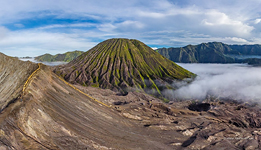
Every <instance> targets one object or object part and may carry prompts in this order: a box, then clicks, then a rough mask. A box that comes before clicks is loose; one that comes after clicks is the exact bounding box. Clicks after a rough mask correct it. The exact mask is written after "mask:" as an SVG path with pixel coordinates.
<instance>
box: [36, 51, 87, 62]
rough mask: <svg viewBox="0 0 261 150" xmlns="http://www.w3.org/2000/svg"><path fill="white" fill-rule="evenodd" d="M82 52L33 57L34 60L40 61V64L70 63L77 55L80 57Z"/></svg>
mask: <svg viewBox="0 0 261 150" xmlns="http://www.w3.org/2000/svg"><path fill="white" fill-rule="evenodd" d="M82 53H83V52H82V51H72V52H66V53H64V54H56V55H51V54H44V55H41V56H38V57H35V60H37V61H41V62H54V61H64V62H70V61H72V60H73V59H75V58H76V57H78V56H79V55H81V54H82Z"/></svg>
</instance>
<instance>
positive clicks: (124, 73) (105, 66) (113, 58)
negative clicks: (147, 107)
mask: <svg viewBox="0 0 261 150" xmlns="http://www.w3.org/2000/svg"><path fill="white" fill-rule="evenodd" d="M54 72H55V73H56V74H58V75H60V76H62V77H63V78H64V79H65V80H66V81H69V82H71V83H79V84H81V85H86V86H89V85H91V86H94V87H100V88H109V89H112V90H114V91H115V90H116V91H117V90H119V91H122V90H123V91H124V90H126V89H130V87H134V88H135V89H152V90H154V91H156V93H158V94H160V91H161V90H162V89H166V88H170V87H171V86H170V84H171V82H172V81H173V80H182V79H185V78H191V77H193V76H195V75H194V74H193V73H191V72H189V71H187V70H185V69H183V68H182V67H180V66H178V65H177V64H175V63H174V62H172V61H170V60H168V59H167V58H165V57H163V56H161V55H160V54H159V53H157V52H155V51H154V50H153V49H151V48H150V47H149V46H147V45H145V44H144V43H142V42H140V41H138V40H135V39H121V38H118V39H109V40H106V41H103V42H101V43H99V44H98V45H96V46H95V47H93V48H92V49H90V50H89V51H87V52H85V53H83V54H82V55H80V56H79V57H77V58H76V59H75V60H73V61H72V62H70V63H68V64H67V65H65V66H62V67H59V68H56V69H55V70H54Z"/></svg>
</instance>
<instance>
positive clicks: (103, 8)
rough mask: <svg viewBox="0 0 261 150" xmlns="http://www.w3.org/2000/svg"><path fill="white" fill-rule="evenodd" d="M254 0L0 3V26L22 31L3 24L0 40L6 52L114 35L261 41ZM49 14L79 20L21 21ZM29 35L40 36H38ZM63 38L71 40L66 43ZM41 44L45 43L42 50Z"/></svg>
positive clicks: (182, 41)
mask: <svg viewBox="0 0 261 150" xmlns="http://www.w3.org/2000/svg"><path fill="white" fill-rule="evenodd" d="M250 1H251V2H249V1H243V0H231V1H226V0H220V1H215V2H213V1H208V0H199V1H192V0H187V1H168V0H151V1H148V0H147V1H139V0H129V1H122V0H110V1H106V0H100V1H97V0H88V1H84V0H74V1H73V0H67V1H66V2H64V0H57V1H55V2H54V1H52V0H38V1H34V0H23V1H19V0H10V1H1V5H0V17H1V20H0V26H4V25H6V24H11V26H12V27H13V26H16V27H18V28H19V27H20V29H16V30H18V31H10V32H9V31H8V30H7V29H6V28H3V29H1V27H0V40H2V43H1V42H0V46H1V44H2V46H4V47H3V48H4V49H5V51H6V52H8V51H7V49H9V50H11V49H13V48H14V47H15V48H17V49H16V51H19V49H20V50H21V51H22V50H24V49H25V48H29V47H30V48H32V49H37V50H41V53H45V51H46V50H47V49H48V48H52V46H51V45H50V44H54V46H53V47H56V49H57V50H58V49H59V50H61V51H63V50H64V49H65V46H67V47H68V49H69V48H71V49H77V47H84V46H83V45H84V44H83V43H84V42H87V44H86V45H89V44H88V43H90V42H91V41H95V43H96V44H97V43H98V42H99V41H102V40H105V39H107V38H111V37H116V38H117V37H125V38H136V39H139V40H141V41H143V42H144V43H146V44H151V45H158V46H160V45H162V46H185V45H187V44H199V43H201V42H207V41H221V42H224V43H228V44H248V43H253V42H259V41H260V39H261V34H260V30H261V28H260V27H259V26H258V25H259V22H260V19H257V18H258V17H259V14H260V3H259V2H258V1H255V0H250ZM249 8H251V9H249ZM48 16H49V17H50V16H51V17H53V18H52V19H54V20H55V19H64V20H66V19H71V20H76V21H75V22H73V23H68V22H66V21H65V23H57V22H54V23H53V24H48V25H46V24H43V25H41V24H39V26H37V27H36V28H29V29H28V26H27V25H26V24H23V21H24V20H26V21H29V22H30V20H35V21H36V22H37V19H43V18H46V17H47V18H48ZM88 19H89V20H91V21H88ZM83 20H85V21H83ZM41 21H43V20H41ZM43 22H44V21H43ZM83 28H86V29H83ZM9 30H11V28H10V29H9ZM18 33H23V34H25V35H26V36H25V37H26V38H27V39H22V37H21V36H20V35H19V34H18ZM32 33H34V34H32ZM37 33H40V34H39V35H37ZM16 36H17V37H16ZM30 36H34V37H36V38H35V40H34V39H32V38H31V37H30ZM38 36H43V38H39V37H38ZM48 36H50V38H48ZM55 36H57V37H56V38H55ZM62 38H65V39H62ZM49 39H52V40H51V41H50V40H49ZM38 40H39V41H38ZM60 40H65V41H66V40H68V42H67V43H66V44H64V46H62V42H61V41H60ZM30 41H31V42H30ZM32 41H33V42H32ZM70 41H74V42H70ZM3 42H4V43H3ZM22 42H24V43H25V44H22ZM56 42H57V44H56ZM33 43H38V44H33ZM76 43H78V44H79V45H78V46H77V44H76ZM93 43H94V42H93ZM42 45H45V48H44V49H43V48H42ZM46 45H50V46H49V47H48V46H46ZM59 45H60V46H59ZM93 45H95V44H93ZM74 46H75V48H73V47H74ZM71 49H70V50H71ZM1 51H2V50H1ZM35 53H40V52H38V51H36V52H35ZM21 54H22V53H21Z"/></svg>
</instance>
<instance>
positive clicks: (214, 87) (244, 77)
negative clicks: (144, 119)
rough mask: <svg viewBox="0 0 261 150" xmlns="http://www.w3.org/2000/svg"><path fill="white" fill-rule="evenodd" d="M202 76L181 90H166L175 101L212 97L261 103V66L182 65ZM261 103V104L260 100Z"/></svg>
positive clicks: (166, 93)
mask: <svg viewBox="0 0 261 150" xmlns="http://www.w3.org/2000/svg"><path fill="white" fill-rule="evenodd" d="M179 65H180V66H182V67H184V68H186V69H187V70H189V71H191V72H193V73H196V74H197V75H198V76H197V77H196V79H195V81H193V82H192V83H190V84H187V85H184V86H181V87H180V88H179V89H177V90H175V91H173V90H165V91H163V94H165V95H168V97H171V98H172V99H173V98H174V99H201V100H202V99H205V98H206V97H207V96H208V95H212V96H216V97H220V98H230V99H234V100H244V101H250V100H251V101H252V100H253V101H260V100H261V67H252V66H249V65H246V64H182V63H180V64H179ZM260 102H261V101H260Z"/></svg>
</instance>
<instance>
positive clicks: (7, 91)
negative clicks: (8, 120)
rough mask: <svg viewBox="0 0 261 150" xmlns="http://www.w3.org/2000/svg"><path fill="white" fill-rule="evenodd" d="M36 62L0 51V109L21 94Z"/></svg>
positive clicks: (34, 68)
mask: <svg viewBox="0 0 261 150" xmlns="http://www.w3.org/2000/svg"><path fill="white" fill-rule="evenodd" d="M36 69H37V64H34V63H32V62H29V61H27V62H23V61H20V60H19V59H18V58H14V57H9V56H6V55H4V54H2V53H0V85H1V86H0V110H2V109H4V108H5V107H6V106H7V105H8V104H9V103H11V102H12V101H14V100H16V99H17V98H18V97H19V95H21V92H22V88H23V84H24V83H25V82H26V80H27V78H28V77H29V76H30V74H31V73H32V72H33V71H34V70H36Z"/></svg>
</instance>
